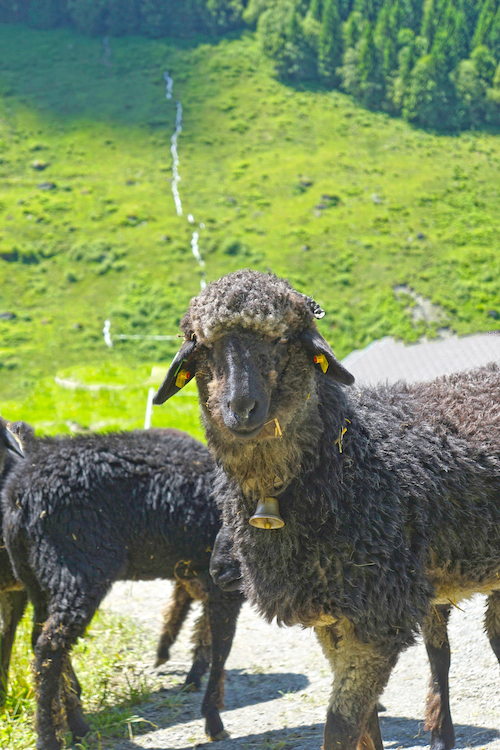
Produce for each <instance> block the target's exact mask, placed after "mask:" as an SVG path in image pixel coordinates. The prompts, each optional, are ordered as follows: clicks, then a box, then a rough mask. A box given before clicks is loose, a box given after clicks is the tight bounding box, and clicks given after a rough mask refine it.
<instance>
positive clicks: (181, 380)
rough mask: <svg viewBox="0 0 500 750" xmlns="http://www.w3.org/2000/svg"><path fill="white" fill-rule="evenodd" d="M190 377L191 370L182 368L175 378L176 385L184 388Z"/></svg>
mask: <svg viewBox="0 0 500 750" xmlns="http://www.w3.org/2000/svg"><path fill="white" fill-rule="evenodd" d="M190 377H191V373H190V372H188V371H187V370H180V371H179V373H178V375H177V377H176V379H175V385H176V386H177V388H184V386H185V385H186V383H187V381H188V380H189V378H190Z"/></svg>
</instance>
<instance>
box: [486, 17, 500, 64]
mask: <svg viewBox="0 0 500 750" xmlns="http://www.w3.org/2000/svg"><path fill="white" fill-rule="evenodd" d="M488 46H489V48H490V50H491V51H492V52H493V54H494V55H495V57H496V59H497V60H500V5H499V6H498V10H497V12H496V14H495V18H494V19H493V23H492V24H491V31H490V34H489V45H488Z"/></svg>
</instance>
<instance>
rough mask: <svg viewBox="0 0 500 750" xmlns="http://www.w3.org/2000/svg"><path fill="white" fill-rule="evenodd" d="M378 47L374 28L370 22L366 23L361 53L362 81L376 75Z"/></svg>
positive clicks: (373, 77) (360, 71)
mask: <svg viewBox="0 0 500 750" xmlns="http://www.w3.org/2000/svg"><path fill="white" fill-rule="evenodd" d="M376 66H377V48H376V47H375V40H374V38H373V28H372V25H371V23H370V22H368V23H367V24H366V28H365V33H364V34H363V40H362V42H361V48H360V54H359V75H360V78H361V81H362V82H363V83H365V82H366V81H373V80H375V77H376Z"/></svg>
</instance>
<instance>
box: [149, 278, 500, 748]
mask: <svg viewBox="0 0 500 750" xmlns="http://www.w3.org/2000/svg"><path fill="white" fill-rule="evenodd" d="M322 314H323V312H322V311H321V310H320V308H318V305H317V304H316V303H314V302H313V301H312V300H311V299H310V298H307V297H304V296H303V295H301V294H299V293H298V292H296V291H295V290H294V289H293V288H292V287H291V286H290V284H288V282H286V281H284V280H282V279H279V278H277V277H275V276H273V275H271V274H261V273H257V272H253V271H249V270H247V271H238V272H236V273H234V274H229V275H228V276H226V277H224V278H222V279H220V280H219V281H216V282H214V283H212V284H210V285H209V286H207V288H206V289H205V290H203V291H202V292H201V293H200V294H199V295H198V296H197V297H195V298H193V300H191V304H190V306H189V309H188V311H187V313H186V314H185V316H184V318H183V320H182V323H181V330H182V332H183V333H184V336H185V342H184V344H183V345H182V347H181V350H180V352H179V353H178V355H177V356H176V357H175V359H174V362H173V363H172V366H171V368H170V370H169V372H168V373H167V376H166V378H165V381H164V383H163V384H162V386H161V387H160V389H159V391H158V394H157V396H156V399H155V402H156V403H162V402H163V401H165V400H166V399H167V398H169V397H170V396H172V395H174V393H176V392H177V391H178V390H179V388H180V387H181V386H182V385H183V383H184V382H185V380H186V379H189V378H190V377H192V376H193V374H195V375H196V381H197V386H198V391H199V397H200V405H201V411H202V417H203V420H204V424H205V429H206V435H207V439H208V445H209V448H210V450H211V452H212V454H213V455H214V457H215V459H216V462H217V464H218V467H219V474H218V477H217V480H216V484H215V492H216V497H217V500H218V502H219V503H220V507H221V509H222V511H223V522H224V528H225V530H226V532H227V533H229V535H230V537H231V540H232V545H233V554H234V555H235V557H236V559H237V561H238V563H239V564H240V566H241V572H242V575H243V578H242V580H243V585H244V591H245V594H246V595H247V596H248V597H249V599H250V600H251V601H252V602H253V603H255V604H256V606H257V607H258V609H259V611H260V612H261V613H262V614H263V615H264V616H265V617H266V618H267V619H269V620H270V619H272V618H274V617H275V618H277V620H278V622H280V623H282V624H287V625H292V624H295V623H300V624H302V625H304V626H312V627H314V628H315V630H316V633H317V636H318V639H319V641H320V643H321V645H322V647H323V649H324V652H325V654H326V656H327V657H328V659H329V660H330V662H331V665H332V669H333V672H334V675H335V679H334V683H333V691H332V697H331V702H330V706H329V709H328V713H327V719H326V725H325V732H324V747H325V750H354V748H356V746H357V745H358V743H360V746H362V747H365V748H367V747H368V748H371V747H372V746H375V747H376V748H377V750H381V749H382V740H381V737H380V731H379V728H378V719H377V711H376V703H377V699H378V697H379V696H380V694H381V692H382V690H383V689H384V687H385V685H386V683H387V680H388V679H389V675H390V673H391V671H392V669H393V667H394V665H395V663H396V661H397V659H398V656H399V654H400V653H401V651H402V650H403V649H404V648H406V647H407V646H408V645H409V644H411V643H413V641H414V638H415V634H416V633H417V632H418V630H419V628H422V627H425V624H426V622H428V620H427V618H429V617H430V616H431V613H432V608H433V607H434V606H439V607H443V606H444V607H446V606H448V605H449V604H450V602H456V601H459V600H460V599H461V598H463V597H467V596H470V595H471V594H473V593H474V592H478V591H484V592H488V593H492V592H493V591H496V590H500V371H499V368H498V367H497V366H495V365H491V366H487V367H482V368H478V369H476V370H472V371H470V372H467V373H462V374H459V375H454V376H449V377H445V378H438V379H437V380H435V381H433V382H431V383H423V384H418V385H405V384H403V383H397V384H395V385H391V386H389V385H380V386H378V387H373V388H345V387H344V386H349V385H352V383H353V380H354V379H353V377H352V376H351V375H350V374H349V373H348V372H347V371H346V370H345V368H344V367H343V366H342V365H341V364H340V362H339V361H338V360H337V358H336V357H335V355H334V353H333V351H332V349H331V348H330V346H329V345H328V343H327V342H326V341H325V339H324V338H323V337H322V336H321V335H320V333H319V331H318V329H317V326H316V320H315V318H317V317H320V316H322ZM265 499H268V502H266V503H265V504H264V505H262V501H263V500H265ZM258 504H261V509H260V512H259V513H258V514H256V507H257V505H258ZM273 507H274V510H272V508H273ZM283 522H284V525H283ZM256 524H260V526H261V527H260V528H259V527H256ZM280 526H281V528H279V527H280ZM266 529H269V530H266ZM497 603H498V600H497V597H496V595H492V596H491V597H490V605H491V606H492V609H491V616H490V617H489V618H487V624H488V623H489V624H490V630H489V636H490V639H491V640H492V644H494V643H497V642H498V637H499V635H500V628H499V627H498V623H499V618H498V617H497V616H496V615H497V614H498V606H497ZM494 614H495V616H494ZM429 635H430V634H429ZM431 660H432V659H431ZM441 672H442V673H443V670H441ZM443 697H444V698H446V699H447V696H443ZM438 713H439V712H438ZM448 713H449V712H448ZM437 721H438V722H439V718H438V719H437ZM448 729H449V728H448ZM452 743H453V736H452V728H451V733H450V732H449V731H447V732H443V731H442V728H440V727H437V728H436V730H435V732H434V733H433V744H434V747H435V748H438V747H445V748H449V747H451V745H452Z"/></svg>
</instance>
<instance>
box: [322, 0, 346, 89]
mask: <svg viewBox="0 0 500 750" xmlns="http://www.w3.org/2000/svg"><path fill="white" fill-rule="evenodd" d="M342 47H343V45H342V29H341V21H340V13H339V5H338V0H324V6H323V16H322V21H321V31H320V34H319V46H318V71H319V74H320V76H321V77H322V78H323V79H324V80H325V81H326V82H328V83H330V84H332V85H334V84H336V83H337V82H338V75H337V73H336V70H337V68H338V67H340V65H341V63H342Z"/></svg>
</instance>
